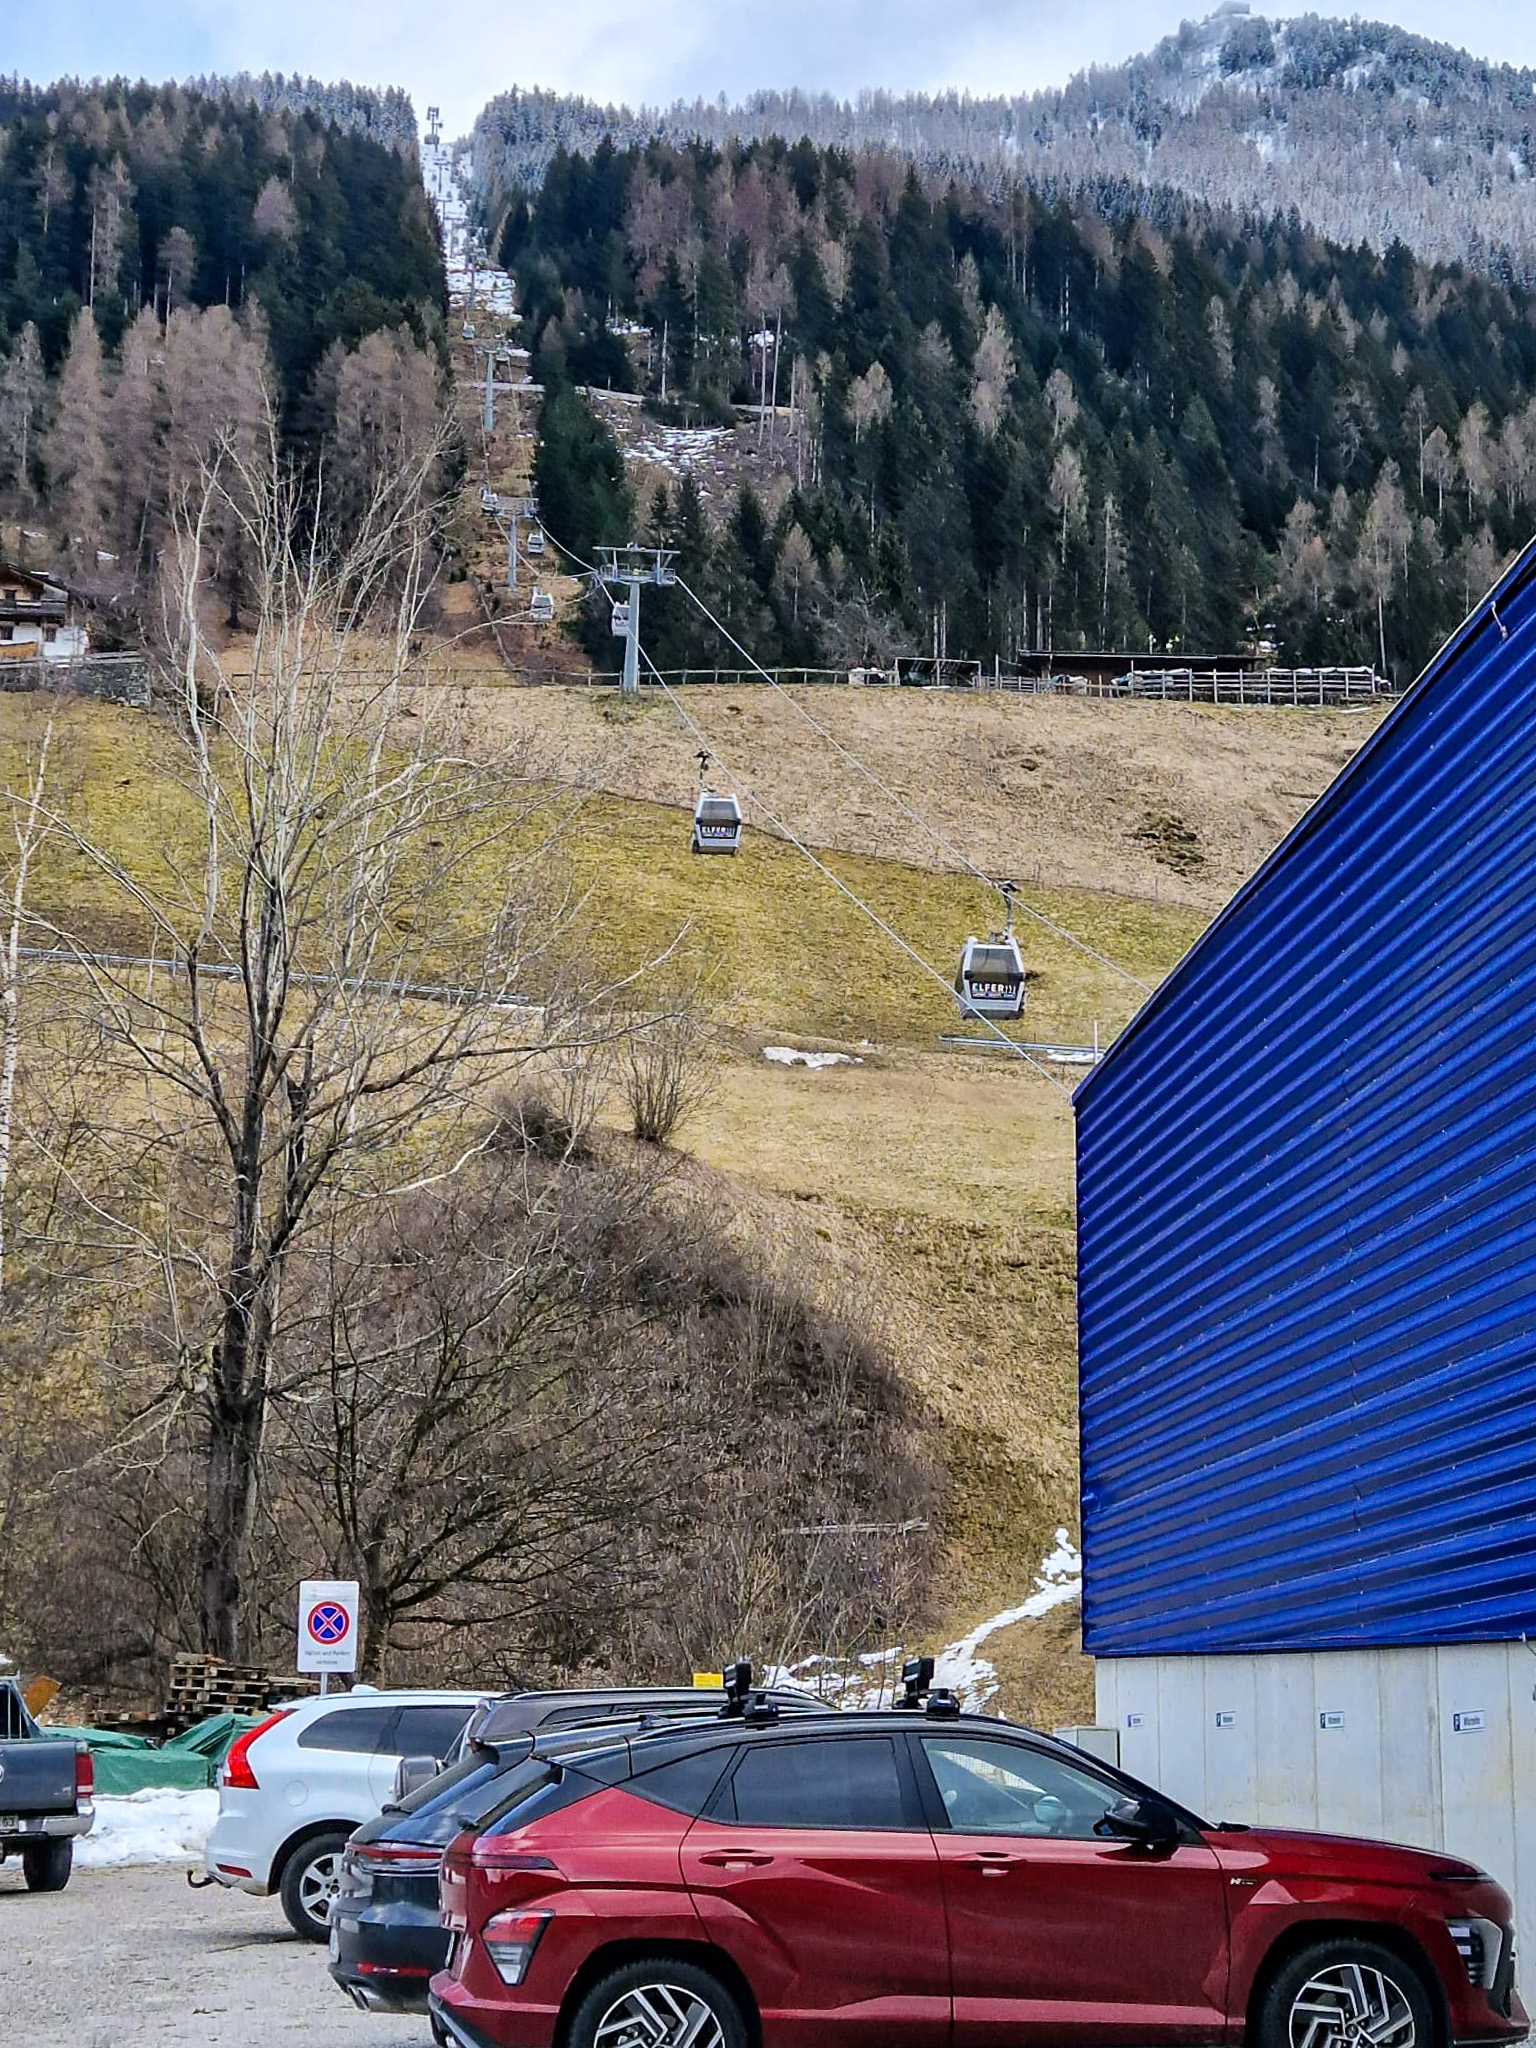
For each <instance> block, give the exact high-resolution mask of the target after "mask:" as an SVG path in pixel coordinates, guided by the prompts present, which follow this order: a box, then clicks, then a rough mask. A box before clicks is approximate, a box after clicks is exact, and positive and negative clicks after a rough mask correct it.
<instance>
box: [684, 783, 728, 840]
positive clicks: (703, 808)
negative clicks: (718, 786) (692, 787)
mask: <svg viewBox="0 0 1536 2048" xmlns="http://www.w3.org/2000/svg"><path fill="white" fill-rule="evenodd" d="M740 843H741V805H740V804H739V803H738V802H737V801H736V799H735V797H734V796H716V795H715V793H714V791H713V790H709V789H704V790H700V792H699V800H698V802H697V803H696V804H695V805H694V807H693V839H692V842H691V845H690V851H691V852H693V853H734V852H735V851H736V848H737V847H738V845H740Z"/></svg>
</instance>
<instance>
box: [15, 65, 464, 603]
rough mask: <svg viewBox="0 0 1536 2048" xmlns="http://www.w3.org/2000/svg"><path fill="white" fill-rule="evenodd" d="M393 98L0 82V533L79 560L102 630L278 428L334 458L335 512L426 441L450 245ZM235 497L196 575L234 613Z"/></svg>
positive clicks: (346, 91)
mask: <svg viewBox="0 0 1536 2048" xmlns="http://www.w3.org/2000/svg"><path fill="white" fill-rule="evenodd" d="M398 98H399V96H394V97H393V98H392V97H391V96H388V95H386V96H385V97H384V99H383V100H382V101H380V100H378V98H377V96H375V95H369V94H359V93H358V92H357V91H356V89H355V88H352V87H349V86H341V87H334V88H325V89H324V91H323V92H321V91H320V90H319V89H318V88H317V89H315V91H314V92H310V90H309V88H308V87H300V86H299V85H298V84H297V82H292V83H290V82H288V81H284V80H281V79H278V80H265V81H262V80H258V81H235V82H234V84H233V85H232V86H231V88H230V90H228V91H225V90H222V89H221V90H220V91H218V92H217V93H210V94H206V95H205V94H200V93H197V92H193V91H189V90H187V89H185V88H183V87H180V86H162V87H150V86H144V85H138V86H129V85H126V84H124V83H122V82H121V81H116V82H112V83H109V84H106V85H93V86H88V87H86V86H80V85H77V84H71V83H65V84H62V85H58V86H54V87H51V88H49V89H47V90H39V89H34V88H31V87H23V86H16V85H3V84H0V520H5V521H7V522H9V521H14V522H15V527H14V529H13V530H14V531H15V532H16V535H17V538H16V539H15V540H14V541H12V540H9V539H8V537H5V536H0V546H10V547H15V548H18V549H19V550H21V551H22V552H25V553H29V554H30V555H31V556H32V557H33V558H34V559H37V560H39V561H40V562H41V563H42V564H43V565H44V566H49V567H53V568H55V569H58V570H60V571H62V572H64V573H67V575H68V578H69V581H70V583H71V585H72V587H73V588H74V589H75V590H76V591H77V593H79V594H81V595H83V596H85V597H87V598H91V599H94V600H95V601H96V602H97V604H98V605H99V607H100V608H101V615H100V617H99V618H98V621H97V629H98V630H97V637H98V639H99V638H101V637H102V629H104V630H105V632H106V633H107V635H108V636H110V634H111V633H112V632H121V633H123V634H124V635H125V636H126V637H127V638H129V639H131V640H137V639H139V638H141V637H142V635H143V633H144V632H145V631H152V630H153V625H154V621H155V619H156V618H157V616H158V600H157V597H156V593H155V587H154V586H155V581H156V577H157V575H158V574H159V567H158V565H159V564H160V563H161V562H162V560H163V559H164V558H165V555H166V543H167V537H168V535H169V533H170V530H171V527H172V523H173V520H174V517H175V513H176V508H177V506H178V504H179V503H181V502H182V501H183V500H184V499H185V497H186V494H187V493H188V492H195V491H196V490H198V489H199V488H200V487H201V480H202V479H203V477H204V476H205V474H206V471H207V467H208V465H209V464H217V463H219V462H221V461H223V460H224V459H225V458H226V457H229V456H236V457H239V458H241V459H243V460H244V462H245V463H246V464H247V466H248V467H249V465H250V464H251V462H252V460H253V457H254V455H255V452H256V451H257V450H258V449H260V448H262V446H263V443H264V441H265V437H266V432H267V425H268V421H269V419H275V420H276V422H277V424H278V427H279V431H280V433H281V436H282V439H283V442H284V445H285V448H286V450H287V452H288V453H289V454H291V455H294V456H296V457H298V458H299V459H300V460H301V462H303V463H305V464H307V465H308V466H309V468H310V471H311V473H316V472H317V471H318V468H319V465H318V463H317V461H316V458H317V456H318V455H319V452H320V451H321V449H322V448H325V449H326V450H327V451H328V461H327V463H326V465H325V476H326V486H325V488H326V492H327V494H328V497H329V501H330V505H331V507H332V508H333V510H334V511H335V513H336V515H337V517H338V518H340V519H345V518H346V517H349V516H351V515H352V514H353V513H355V511H356V510H357V507H358V506H359V504H364V503H366V502H367V497H368V493H369V491H370V489H371V487H372V486H371V483H370V479H371V477H372V476H373V475H374V474H375V472H376V471H377V468H378V465H379V464H380V463H381V462H387V461H389V460H392V459H393V458H394V457H396V456H398V455H400V454H401V453H402V452H404V451H406V450H408V449H410V448H413V447H416V446H420V445H425V444H428V443H430V441H431V439H432V437H433V436H434V434H435V433H436V431H437V428H438V424H439V420H440V417H441V406H440V387H441V382H442V378H443V375H444V373H445V368H446V345H445V342H444V334H443V308H444V303H445V283H444V276H443V264H442V255H441V251H440V249H439V247H438V238H437V231H436V225H435V223H434V221H433V218H432V213H431V209H430V206H429V205H428V202H427V198H426V194H425V192H424V191H423V188H422V184H421V180H420V176H419V171H418V167H417V163H416V158H415V149H414V142H413V141H412V142H410V143H409V146H407V145H406V136H405V130H404V127H403V126H402V123H403V122H404V121H405V120H406V119H407V118H408V116H409V105H408V103H406V102H403V101H401V102H400V103H399V104H396V101H397V100H398ZM262 100H264V101H265V104H259V103H258V102H259V101H262ZM290 102H291V103H292V104H291V105H290V104H289V103H290ZM369 108H371V109H372V110H373V113H375V114H377V115H378V117H379V118H378V121H375V122H373V123H372V125H373V126H374V127H378V126H379V125H380V124H382V125H383V126H384V128H386V129H388V128H389V126H390V124H391V123H393V124H394V127H395V129H396V130H397V131H398V132H396V133H395V134H394V135H393V138H392V139H391V140H388V141H386V140H380V139H376V137H375V136H373V135H371V134H370V133H368V132H366V130H367V129H368V127H369V125H370V122H369V121H368V120H365V119H364V118H363V115H364V114H365V113H366V112H367V110H368V109H369ZM402 109H403V111H402ZM332 113H335V114H336V116H337V118H336V119H332V118H330V116H331V114H332ZM225 512H226V515H227V516H226V517H225V518H224V520H223V525H222V528H221V530H220V532H219V533H218V534H217V535H215V536H214V537H213V538H214V545H213V547H212V548H211V550H210V552H209V555H208V561H209V575H210V578H211V581H212V583H213V585H214V586H215V587H216V589H217V590H218V592H219V595H220V597H221V598H222V600H223V608H224V614H225V616H226V617H227V619H228V620H229V622H230V623H231V624H235V623H237V622H238V619H239V616H240V610H241V605H242V602H243V600H244V596H245V593H246V587H247V581H248V574H249V568H250V564H249V562H248V560H247V559H246V557H247V555H248V553H249V547H248V542H247V541H246V540H242V538H241V536H240V532H239V520H238V518H237V517H236V516H235V509H234V507H233V506H226V508H225ZM29 536H30V538H29Z"/></svg>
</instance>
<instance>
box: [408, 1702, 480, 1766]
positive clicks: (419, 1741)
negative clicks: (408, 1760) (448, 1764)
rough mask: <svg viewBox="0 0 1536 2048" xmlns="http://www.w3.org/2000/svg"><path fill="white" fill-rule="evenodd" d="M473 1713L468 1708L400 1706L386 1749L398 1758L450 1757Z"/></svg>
mask: <svg viewBox="0 0 1536 2048" xmlns="http://www.w3.org/2000/svg"><path fill="white" fill-rule="evenodd" d="M472 1711H473V1710H472V1709H471V1708H469V1707H467V1706H464V1707H449V1706H435V1707H433V1706H421V1707H402V1708H401V1709H400V1715H399V1719H398V1721H397V1722H396V1724H395V1727H394V1729H393V1731H392V1733H391V1735H390V1739H389V1745H388V1746H389V1748H390V1749H392V1750H393V1751H394V1753H395V1754H396V1755H397V1756H449V1755H451V1754H452V1752H453V1750H454V1749H455V1748H456V1747H457V1745H458V1740H459V1737H460V1736H461V1735H462V1734H463V1733H464V1724H465V1722H466V1721H468V1719H469V1717H470V1714H471V1712H472Z"/></svg>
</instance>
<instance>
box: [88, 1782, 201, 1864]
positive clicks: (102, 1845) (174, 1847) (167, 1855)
mask: <svg viewBox="0 0 1536 2048" xmlns="http://www.w3.org/2000/svg"><path fill="white" fill-rule="evenodd" d="M218 1817H219V1795H218V1793H217V1792H167V1791H163V1790H161V1791H149V1792H130V1793H127V1794H125V1795H123V1796H121V1797H118V1796H115V1795H112V1794H108V1795H106V1796H104V1797H98V1799H97V1801H96V1825H95V1826H94V1827H93V1828H92V1829H91V1832H90V1833H89V1834H88V1835H82V1836H80V1837H79V1838H77V1840H76V1842H75V1863H76V1865H77V1867H78V1868H80V1869H82V1870H105V1869H109V1868H113V1867H115V1866H118V1865H122V1864H128V1863H188V1862H199V1861H201V1859H202V1854H203V1844H204V1842H206V1841H207V1839H208V1835H209V1831H210V1830H211V1829H212V1827H213V1824H214V1822H215V1821H216V1820H217V1819H218Z"/></svg>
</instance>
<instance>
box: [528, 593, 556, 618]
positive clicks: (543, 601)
mask: <svg viewBox="0 0 1536 2048" xmlns="http://www.w3.org/2000/svg"><path fill="white" fill-rule="evenodd" d="M528 616H529V618H530V619H533V620H535V621H537V622H542V623H543V624H545V625H547V624H548V623H549V621H550V620H551V619H552V618H553V617H554V616H555V600H554V597H553V595H552V593H551V592H549V591H547V590H536V591H535V592H534V593H533V595H532V597H530V598H529V600H528Z"/></svg>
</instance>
